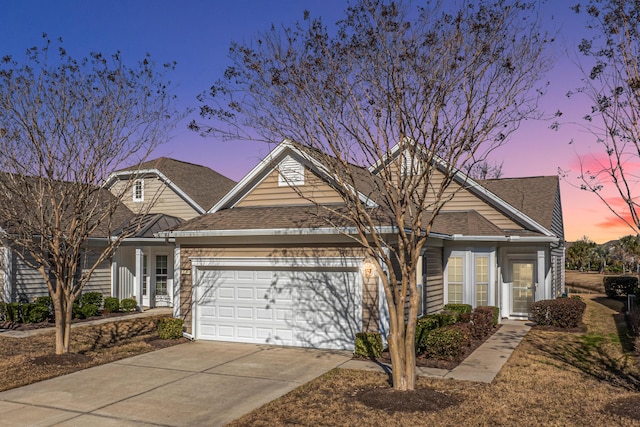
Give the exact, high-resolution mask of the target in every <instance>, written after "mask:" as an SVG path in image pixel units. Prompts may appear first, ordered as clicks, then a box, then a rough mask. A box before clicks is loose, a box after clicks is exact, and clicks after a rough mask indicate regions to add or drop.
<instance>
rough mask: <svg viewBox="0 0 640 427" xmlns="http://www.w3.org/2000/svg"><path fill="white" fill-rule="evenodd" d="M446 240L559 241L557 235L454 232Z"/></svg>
mask: <svg viewBox="0 0 640 427" xmlns="http://www.w3.org/2000/svg"><path fill="white" fill-rule="evenodd" d="M443 239H445V240H450V241H462V242H510V243H520V242H521V243H559V242H560V241H561V239H560V238H558V237H555V236H464V235H462V234H454V235H452V236H445V237H443Z"/></svg>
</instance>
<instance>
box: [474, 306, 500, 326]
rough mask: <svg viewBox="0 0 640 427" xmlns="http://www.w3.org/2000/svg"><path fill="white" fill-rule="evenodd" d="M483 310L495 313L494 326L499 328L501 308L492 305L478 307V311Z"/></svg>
mask: <svg viewBox="0 0 640 427" xmlns="http://www.w3.org/2000/svg"><path fill="white" fill-rule="evenodd" d="M478 308H480V309H482V310H492V312H493V326H494V327H496V326H498V322H499V321H500V307H494V306H492V305H481V306H479V307H477V308H476V309H478Z"/></svg>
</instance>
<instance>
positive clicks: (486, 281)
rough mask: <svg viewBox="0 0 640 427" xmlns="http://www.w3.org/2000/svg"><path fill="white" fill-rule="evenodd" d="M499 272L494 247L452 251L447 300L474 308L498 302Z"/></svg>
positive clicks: (448, 272)
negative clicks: (496, 283)
mask: <svg viewBox="0 0 640 427" xmlns="http://www.w3.org/2000/svg"><path fill="white" fill-rule="evenodd" d="M496 274H497V272H496V265H495V250H494V249H493V248H466V249H456V250H453V251H451V252H450V253H449V255H448V260H447V268H446V271H445V293H446V294H445V297H446V302H447V303H450V304H470V305H471V306H473V307H479V306H486V305H493V304H495V299H496V296H495V280H496Z"/></svg>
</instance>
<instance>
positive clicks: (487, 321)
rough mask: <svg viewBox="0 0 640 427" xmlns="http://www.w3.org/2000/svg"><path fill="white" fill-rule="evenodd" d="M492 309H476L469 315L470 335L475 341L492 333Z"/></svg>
mask: <svg viewBox="0 0 640 427" xmlns="http://www.w3.org/2000/svg"><path fill="white" fill-rule="evenodd" d="M494 313H495V311H494V310H493V307H477V308H476V309H475V310H473V312H472V313H471V321H470V324H471V335H472V336H473V338H475V339H479V340H481V339H483V338H485V337H486V336H488V335H489V334H491V332H493V327H494V325H493V322H494V320H493V319H494Z"/></svg>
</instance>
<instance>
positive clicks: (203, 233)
mask: <svg viewBox="0 0 640 427" xmlns="http://www.w3.org/2000/svg"><path fill="white" fill-rule="evenodd" d="M397 232H398V228H397V227H393V226H384V227H376V233H379V234H394V233H397ZM330 234H343V235H344V234H358V229H357V228H355V227H338V228H336V227H328V228H266V229H259V228H258V229H256V228H252V229H244V230H184V231H161V232H159V233H156V234H155V236H156V237H162V238H169V237H173V238H177V237H228V236H301V235H330Z"/></svg>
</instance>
